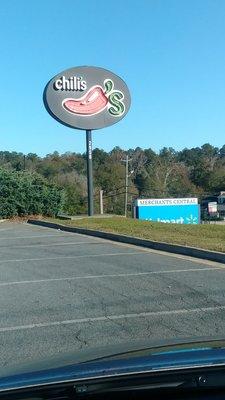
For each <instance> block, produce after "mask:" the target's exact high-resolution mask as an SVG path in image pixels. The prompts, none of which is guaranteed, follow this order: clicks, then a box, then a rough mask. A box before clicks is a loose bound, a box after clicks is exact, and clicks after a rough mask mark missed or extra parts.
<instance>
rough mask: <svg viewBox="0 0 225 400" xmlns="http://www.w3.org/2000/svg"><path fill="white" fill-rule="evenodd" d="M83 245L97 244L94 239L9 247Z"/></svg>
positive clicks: (12, 247)
mask: <svg viewBox="0 0 225 400" xmlns="http://www.w3.org/2000/svg"><path fill="white" fill-rule="evenodd" d="M80 244H81V245H83V244H99V243H96V242H94V241H92V242H88V241H85V242H63V243H50V244H42V243H41V244H24V245H23V244H22V245H16V246H11V247H10V249H23V248H27V247H53V246H69V245H71V246H72V245H73V246H77V245H80ZM101 244H104V242H101ZM5 247H7V248H8V246H0V248H5Z"/></svg>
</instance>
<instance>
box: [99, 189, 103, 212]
mask: <svg viewBox="0 0 225 400" xmlns="http://www.w3.org/2000/svg"><path fill="white" fill-rule="evenodd" d="M99 199H100V214H103V190H102V189H101V190H100V192H99Z"/></svg>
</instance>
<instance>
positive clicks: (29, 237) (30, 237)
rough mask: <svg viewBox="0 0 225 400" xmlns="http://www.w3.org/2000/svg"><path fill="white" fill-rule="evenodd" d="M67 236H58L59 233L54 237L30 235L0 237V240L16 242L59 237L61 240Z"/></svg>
mask: <svg viewBox="0 0 225 400" xmlns="http://www.w3.org/2000/svg"><path fill="white" fill-rule="evenodd" d="M0 232H1V230H0ZM67 236H68V235H66V234H65V235H60V234H59V233H58V234H56V235H36V236H31V235H29V236H14V237H10V238H9V237H2V238H1V237H0V240H10V241H11V240H16V239H17V240H18V239H39V238H48V237H60V238H62V237H67Z"/></svg>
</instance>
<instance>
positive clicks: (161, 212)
mask: <svg viewBox="0 0 225 400" xmlns="http://www.w3.org/2000/svg"><path fill="white" fill-rule="evenodd" d="M136 216H137V218H139V219H144V220H147V221H157V222H165V223H172V224H199V223H200V206H199V204H198V199H197V198H195V197H194V198H177V199H175V198H174V199H171V198H170V199H137V200H136Z"/></svg>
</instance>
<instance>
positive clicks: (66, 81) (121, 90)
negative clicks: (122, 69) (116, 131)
mask: <svg viewBox="0 0 225 400" xmlns="http://www.w3.org/2000/svg"><path fill="white" fill-rule="evenodd" d="M130 102H131V99H130V93H129V90H128V87H127V85H126V83H125V82H124V81H123V80H122V79H121V78H119V77H118V76H117V75H115V74H113V73H112V72H110V71H107V70H106V69H103V68H99V67H88V66H85V67H75V68H71V69H67V70H66V71H63V72H61V73H60V74H58V75H56V76H55V77H54V78H52V79H51V80H50V81H49V82H48V84H47V85H46V87H45V90H44V104H45V107H46V109H47V111H48V112H49V113H50V114H51V116H52V117H54V118H55V119H57V121H59V122H61V123H62V124H64V125H67V126H70V127H72V128H76V129H84V130H89V129H90V130H92V129H100V128H104V127H106V126H109V125H113V124H115V123H116V122H118V121H120V120H121V119H122V118H123V117H124V116H125V115H126V114H127V112H128V110H129V108H130Z"/></svg>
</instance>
